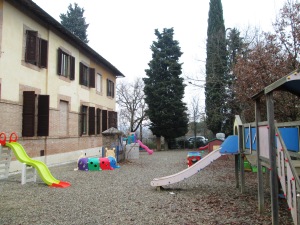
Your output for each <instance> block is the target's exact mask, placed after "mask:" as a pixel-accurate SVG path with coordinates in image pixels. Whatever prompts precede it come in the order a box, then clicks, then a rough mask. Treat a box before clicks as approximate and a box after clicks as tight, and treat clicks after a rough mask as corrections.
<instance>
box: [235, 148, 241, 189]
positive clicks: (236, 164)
mask: <svg viewBox="0 0 300 225" xmlns="http://www.w3.org/2000/svg"><path fill="white" fill-rule="evenodd" d="M239 157H240V154H236V155H234V159H235V187H236V188H239V187H240V180H239Z"/></svg>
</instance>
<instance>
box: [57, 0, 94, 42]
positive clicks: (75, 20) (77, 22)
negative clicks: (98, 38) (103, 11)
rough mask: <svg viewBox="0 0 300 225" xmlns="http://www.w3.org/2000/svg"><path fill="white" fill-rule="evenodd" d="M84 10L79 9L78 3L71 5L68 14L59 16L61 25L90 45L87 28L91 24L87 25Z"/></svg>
mask: <svg viewBox="0 0 300 225" xmlns="http://www.w3.org/2000/svg"><path fill="white" fill-rule="evenodd" d="M83 13H84V9H83V8H81V7H79V6H78V4H77V3H74V8H73V6H72V4H70V5H69V7H68V11H67V13H66V14H64V13H61V14H60V15H59V17H60V19H61V22H60V23H61V24H62V25H63V26H64V27H66V28H67V29H68V30H69V31H70V32H71V33H73V34H74V35H76V36H77V37H78V38H79V39H80V40H82V41H83V42H84V43H86V44H87V43H88V42H89V41H88V39H87V28H88V26H89V24H86V22H85V17H83Z"/></svg>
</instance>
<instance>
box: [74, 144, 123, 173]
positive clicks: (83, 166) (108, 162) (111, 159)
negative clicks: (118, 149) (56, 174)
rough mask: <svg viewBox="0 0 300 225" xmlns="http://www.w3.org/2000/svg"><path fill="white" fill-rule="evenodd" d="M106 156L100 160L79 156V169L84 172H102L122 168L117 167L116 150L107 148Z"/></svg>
mask: <svg viewBox="0 0 300 225" xmlns="http://www.w3.org/2000/svg"><path fill="white" fill-rule="evenodd" d="M105 155H106V157H100V158H97V157H93V158H87V157H84V156H83V155H81V156H79V158H78V161H77V164H78V168H77V169H78V170H83V171H101V170H114V169H117V168H120V166H119V165H117V160H116V154H115V148H113V149H107V148H106V149H105ZM77 169H75V170H77Z"/></svg>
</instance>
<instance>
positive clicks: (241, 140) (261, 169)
mask: <svg viewBox="0 0 300 225" xmlns="http://www.w3.org/2000/svg"><path fill="white" fill-rule="evenodd" d="M279 91H285V92H290V93H291V94H294V95H296V96H298V97H300V73H299V71H294V72H292V73H290V74H288V75H286V76H284V77H282V78H281V79H279V80H277V81H275V82H274V83H272V84H270V85H268V86H267V87H265V88H264V89H263V90H261V91H260V92H259V93H257V94H256V95H254V96H253V97H252V100H253V101H254V102H255V121H254V122H251V123H243V122H242V120H241V119H240V117H239V116H236V118H235V123H234V134H235V135H236V140H235V141H234V143H233V142H232V143H230V144H229V143H228V138H229V137H228V138H227V139H225V141H224V142H223V143H222V144H221V147H220V150H218V149H217V150H213V151H212V152H211V153H210V154H208V155H207V156H205V157H204V158H202V159H201V160H200V161H198V162H197V163H195V164H194V165H192V166H191V167H189V168H187V169H185V170H183V171H181V172H179V173H177V174H174V175H171V176H166V177H162V178H155V179H153V180H152V181H151V185H152V186H156V187H161V186H164V185H170V184H173V183H176V182H179V181H181V180H184V179H186V178H188V177H189V176H191V175H194V174H196V173H198V172H200V170H201V169H203V168H204V167H205V166H207V165H208V164H209V163H211V162H212V161H213V160H215V159H217V158H219V157H220V155H221V154H226V151H225V152H224V151H223V150H225V149H226V148H225V147H224V146H226V145H227V143H228V144H229V145H231V146H230V148H233V146H232V145H233V144H234V145H236V144H237V143H238V147H237V148H236V147H234V148H233V149H237V152H236V153H234V154H235V177H236V187H237V188H239V189H240V192H241V193H244V192H245V188H246V187H245V170H244V166H245V163H244V162H245V159H246V158H247V160H248V161H249V162H250V163H251V165H252V166H254V167H255V168H256V169H257V171H256V172H257V178H258V188H257V190H258V195H257V196H258V211H259V213H263V212H264V210H265V208H264V207H265V203H264V199H265V194H264V192H265V189H266V188H267V186H269V187H270V192H271V195H270V198H271V212H272V224H273V225H278V224H279V215H280V212H279V206H278V205H279V203H278V197H279V188H281V190H282V192H283V196H284V197H285V199H286V201H287V205H288V207H289V210H290V212H291V215H292V218H293V221H294V224H300V179H299V175H300V138H299V136H300V121H292V122H280V123H279V122H276V120H275V114H274V100H273V94H274V92H279ZM263 100H264V101H265V104H266V108H267V115H266V116H265V117H262V115H261V114H262V113H263V111H262V110H261V104H262V102H263ZM298 104H299V103H298ZM262 118H267V120H266V121H262ZM207 147H209V146H206V148H207ZM264 174H266V176H264ZM266 182H269V183H270V184H269V185H268V184H266ZM265 186H266V187H265Z"/></svg>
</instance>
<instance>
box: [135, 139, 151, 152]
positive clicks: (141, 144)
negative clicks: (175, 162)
mask: <svg viewBox="0 0 300 225" xmlns="http://www.w3.org/2000/svg"><path fill="white" fill-rule="evenodd" d="M137 143H139V145H140V146H141V147H142V148H143V149H145V150H146V151H147V152H148V154H149V155H152V153H153V150H151V149H149V148H148V147H147V146H146V145H144V144H143V143H142V142H141V141H140V140H137Z"/></svg>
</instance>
